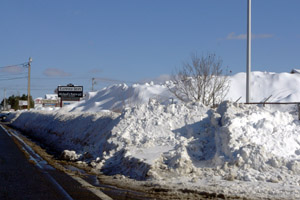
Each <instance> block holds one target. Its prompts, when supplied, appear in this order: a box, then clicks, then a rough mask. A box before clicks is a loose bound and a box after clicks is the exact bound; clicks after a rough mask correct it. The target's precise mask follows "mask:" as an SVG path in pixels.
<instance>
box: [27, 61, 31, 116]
mask: <svg viewBox="0 0 300 200" xmlns="http://www.w3.org/2000/svg"><path fill="white" fill-rule="evenodd" d="M31 62H32V58H31V57H30V58H29V61H28V87H27V89H28V90H27V109H28V110H30V67H31Z"/></svg>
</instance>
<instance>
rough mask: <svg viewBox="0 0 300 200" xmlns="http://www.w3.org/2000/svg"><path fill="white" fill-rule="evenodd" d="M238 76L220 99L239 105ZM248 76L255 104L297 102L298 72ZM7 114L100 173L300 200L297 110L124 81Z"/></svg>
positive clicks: (241, 93) (17, 124) (241, 79)
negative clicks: (47, 106)
mask: <svg viewBox="0 0 300 200" xmlns="http://www.w3.org/2000/svg"><path fill="white" fill-rule="evenodd" d="M244 76H245V74H244V73H240V74H237V75H234V76H232V77H231V89H230V91H229V94H228V96H227V99H229V100H232V101H235V100H236V99H238V98H239V97H240V96H241V97H242V99H241V100H240V102H243V101H244V87H245V86H244V85H245V84H244V81H245V77H244ZM252 77H253V83H252V85H253V87H252V90H253V100H255V101H261V100H263V99H264V98H267V97H268V96H270V95H272V98H270V100H272V101H277V102H278V101H299V100H298V98H297V97H298V96H299V94H300V90H299V89H298V88H297V87H296V84H297V83H298V82H299V81H300V76H299V75H298V74H287V73H281V74H275V73H266V72H254V73H253V74H252ZM290 82H293V83H290ZM298 85H299V84H298ZM172 102H173V103H172ZM174 102H175V103H174ZM124 105H125V106H124ZM102 110H105V112H103V111H102ZM109 110H117V111H118V112H117V113H116V112H111V111H109ZM10 117H11V118H13V117H14V119H13V123H12V124H13V126H15V127H17V128H19V129H21V130H25V131H27V132H28V133H31V134H33V135H34V136H35V137H38V138H39V139H40V140H43V141H44V142H45V143H47V144H48V145H50V146H52V147H55V148H56V149H57V150H59V151H61V152H64V153H63V154H62V156H63V158H64V159H70V160H74V161H78V162H82V161H84V162H86V163H89V164H90V165H91V166H93V167H94V168H95V170H98V171H101V172H103V173H106V174H110V175H114V174H122V175H125V176H127V177H129V178H132V179H136V180H147V181H149V182H158V183H159V184H162V185H166V186H172V187H175V188H176V187H178V188H188V189H194V190H199V191H203V190H207V191H213V192H220V193H223V194H227V195H238V196H241V197H251V198H272V199H297V198H300V186H299V185H300V122H299V120H298V113H297V110H296V106H286V107H282V106H281V107H280V109H278V108H277V107H274V106H272V107H271V106H266V107H263V106H256V105H244V104H239V103H232V102H229V101H227V102H223V103H222V104H220V105H219V107H218V108H216V109H210V108H208V107H205V106H203V105H201V104H200V103H191V104H182V103H180V102H177V101H176V100H175V101H174V98H173V97H172V96H171V95H170V94H169V93H168V91H167V89H166V87H165V86H163V85H155V84H143V85H133V86H126V85H124V84H122V85H115V86H111V87H108V88H105V89H103V90H101V91H98V92H94V93H89V96H88V98H87V99H86V100H85V101H83V102H80V103H78V104H76V105H72V106H68V107H65V108H63V109H61V110H60V111H52V112H49V111H30V112H22V113H15V114H13V115H11V116H10ZM249 188H251V190H249Z"/></svg>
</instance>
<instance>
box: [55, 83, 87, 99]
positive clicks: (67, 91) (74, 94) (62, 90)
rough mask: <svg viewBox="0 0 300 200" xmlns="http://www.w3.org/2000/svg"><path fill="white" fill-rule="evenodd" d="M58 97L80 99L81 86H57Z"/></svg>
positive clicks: (81, 93) (81, 95) (81, 94)
mask: <svg viewBox="0 0 300 200" xmlns="http://www.w3.org/2000/svg"><path fill="white" fill-rule="evenodd" d="M57 92H58V97H61V98H80V97H83V86H58V87H57Z"/></svg>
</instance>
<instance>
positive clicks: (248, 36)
mask: <svg viewBox="0 0 300 200" xmlns="http://www.w3.org/2000/svg"><path fill="white" fill-rule="evenodd" d="M250 73H251V0H248V20H247V78H246V103H249V102H250V78H251V77H250Z"/></svg>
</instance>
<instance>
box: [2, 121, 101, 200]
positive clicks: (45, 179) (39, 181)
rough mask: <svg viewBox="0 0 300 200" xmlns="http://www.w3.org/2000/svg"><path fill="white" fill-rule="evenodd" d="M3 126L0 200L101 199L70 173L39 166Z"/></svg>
mask: <svg viewBox="0 0 300 200" xmlns="http://www.w3.org/2000/svg"><path fill="white" fill-rule="evenodd" d="M22 148H23V147H22V145H21V144H19V142H18V141H17V140H16V139H14V138H13V137H10V136H9V135H8V134H7V133H6V132H5V131H4V130H3V129H2V127H0V199H1V200H2V199H3V200H6V199H13V200H19V199H26V200H27V199H32V200H35V199H43V200H46V199H100V198H99V197H96V196H95V195H93V194H92V193H91V192H89V191H88V190H86V189H85V188H83V187H82V186H81V185H80V184H79V183H78V182H76V181H74V179H72V178H71V177H68V175H66V174H64V173H62V172H59V171H58V170H55V169H51V170H50V171H49V172H48V171H47V170H45V169H41V168H39V167H38V166H37V165H36V164H35V163H34V162H33V161H32V160H30V156H29V155H26V154H25V153H24V150H22Z"/></svg>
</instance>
